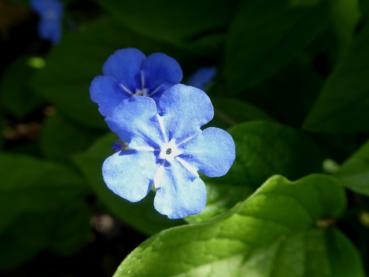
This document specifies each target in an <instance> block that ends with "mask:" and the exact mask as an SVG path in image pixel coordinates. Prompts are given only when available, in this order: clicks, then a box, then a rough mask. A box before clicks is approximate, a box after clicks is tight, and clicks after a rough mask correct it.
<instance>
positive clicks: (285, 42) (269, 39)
mask: <svg viewBox="0 0 369 277" xmlns="http://www.w3.org/2000/svg"><path fill="white" fill-rule="evenodd" d="M311 2H317V1H311ZM320 2H321V3H320V4H316V5H315V4H314V3H312V4H306V3H305V4H303V3H298V1H291V0H260V1H247V0H244V1H242V3H241V6H240V8H239V11H238V14H237V16H236V18H235V20H234V22H233V24H232V25H231V27H230V31H229V35H228V40H227V43H226V55H225V68H224V75H225V79H226V81H227V82H228V85H229V86H230V87H231V88H232V90H231V91H233V92H234V93H236V92H239V91H241V90H242V89H244V88H245V87H248V86H250V85H254V84H256V83H258V82H260V81H263V80H264V79H266V78H268V77H270V76H271V75H272V74H274V73H276V72H277V71H278V70H280V69H281V68H282V67H283V66H284V65H286V64H287V63H288V62H289V61H290V60H291V58H293V57H294V56H296V55H297V54H299V53H300V52H301V51H302V50H303V49H304V48H305V47H306V46H307V45H308V44H309V43H310V42H311V41H312V40H313V39H314V38H315V37H316V36H317V35H318V34H319V32H320V31H321V30H322V29H323V28H324V26H326V22H327V20H326V16H327V15H326V12H327V11H326V1H320Z"/></svg>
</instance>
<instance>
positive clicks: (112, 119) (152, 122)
mask: <svg viewBox="0 0 369 277" xmlns="http://www.w3.org/2000/svg"><path fill="white" fill-rule="evenodd" d="M156 114H157V109H156V104H155V101H154V100H153V99H151V98H150V97H145V96H134V97H130V98H127V99H126V100H123V102H121V103H120V104H119V105H118V106H117V107H116V108H115V109H114V110H113V111H112V112H111V114H110V115H109V116H107V117H106V119H105V120H106V123H107V124H108V126H109V127H110V128H111V130H112V131H113V132H114V133H116V134H117V135H118V136H119V138H120V139H121V140H122V141H125V142H128V143H129V142H130V141H131V140H132V139H133V138H135V137H136V136H138V137H139V138H141V139H143V140H144V141H146V142H147V144H148V145H150V146H154V145H156V146H157V145H159V144H160V143H161V141H162V136H161V133H160V126H159V124H158V121H157V119H156Z"/></svg>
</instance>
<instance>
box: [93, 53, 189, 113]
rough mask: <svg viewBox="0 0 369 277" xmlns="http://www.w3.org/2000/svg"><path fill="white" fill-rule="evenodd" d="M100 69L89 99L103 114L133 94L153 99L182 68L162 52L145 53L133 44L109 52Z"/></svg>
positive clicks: (174, 80)
mask: <svg viewBox="0 0 369 277" xmlns="http://www.w3.org/2000/svg"><path fill="white" fill-rule="evenodd" d="M103 73H104V75H102V76H97V77H96V78H95V79H94V80H93V81H92V83H91V86H90V95H91V99H92V101H94V102H95V103H97V104H98V105H99V111H100V113H101V114H102V115H103V116H108V115H109V114H110V113H111V111H112V110H113V109H114V108H115V107H116V106H118V105H119V103H121V102H122V101H123V100H124V99H127V98H131V97H133V96H149V97H152V98H154V99H155V101H157V100H158V99H159V98H160V95H161V94H162V93H163V91H165V90H166V89H167V88H169V87H170V86H172V85H174V84H178V83H179V82H180V81H181V80H182V69H181V67H180V66H179V64H178V63H177V61H176V60H174V59H173V58H171V57H169V56H167V55H165V54H162V53H154V54H151V55H149V56H148V57H146V56H145V55H144V54H143V53H142V52H141V51H139V50H138V49H134V48H125V49H121V50H118V51H116V52H115V53H114V54H112V55H111V56H110V57H109V58H108V60H107V61H106V62H105V64H104V66H103Z"/></svg>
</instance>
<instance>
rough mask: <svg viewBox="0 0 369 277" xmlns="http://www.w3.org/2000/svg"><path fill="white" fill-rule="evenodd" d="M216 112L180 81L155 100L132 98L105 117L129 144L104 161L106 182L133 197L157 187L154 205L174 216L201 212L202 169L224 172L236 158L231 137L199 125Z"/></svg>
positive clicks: (203, 192) (213, 174)
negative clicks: (200, 174)
mask: <svg viewBox="0 0 369 277" xmlns="http://www.w3.org/2000/svg"><path fill="white" fill-rule="evenodd" d="M213 116H214V110H213V106H212V104H211V101H210V99H209V97H208V96H207V95H206V94H205V93H204V92H203V91H201V90H199V89H197V88H194V87H190V86H185V85H181V84H177V85H174V86H172V87H171V88H169V89H167V90H166V91H165V92H164V93H163V94H162V96H161V97H160V99H159V100H158V102H157V105H156V103H155V101H154V100H153V99H152V98H150V97H131V98H128V99H126V100H124V101H123V102H121V103H120V104H119V105H118V106H117V107H116V108H115V109H114V110H113V111H112V112H111V114H110V115H109V116H107V117H106V122H107V124H108V125H109V127H110V128H111V129H112V130H113V132H115V133H116V134H117V135H118V136H119V138H120V139H121V140H122V141H125V142H127V147H126V148H125V149H124V150H122V151H119V152H117V153H115V154H113V155H112V156H110V157H109V158H107V159H106V160H105V162H104V164H103V177H104V180H105V183H106V184H107V186H108V187H109V188H110V189H111V190H112V191H113V192H114V193H116V194H117V195H119V196H121V197H123V198H124V199H127V200H128V201H131V202H137V201H140V200H141V199H143V198H144V197H145V196H146V195H147V193H148V192H149V191H150V189H152V188H154V189H155V190H156V195H155V199H154V206H155V209H156V210H157V211H159V212H160V213H162V214H164V215H167V216H168V217H169V218H171V219H176V218H183V217H185V216H188V215H192V214H197V213H199V212H200V211H201V210H202V209H203V208H204V207H205V204H206V189H205V184H204V182H203V181H202V180H201V178H200V176H199V173H198V172H201V173H203V174H205V175H207V176H209V177H219V176H223V175H225V174H226V173H227V172H228V170H229V168H230V167H231V165H232V163H233V161H234V159H235V145H234V142H233V139H232V137H231V136H230V135H229V134H228V133H227V132H226V131H224V130H222V129H218V128H212V127H210V128H207V129H204V130H202V129H201V126H203V125H204V124H206V123H208V122H209V121H210V120H211V119H212V118H213Z"/></svg>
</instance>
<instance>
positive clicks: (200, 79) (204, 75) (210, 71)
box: [187, 67, 216, 89]
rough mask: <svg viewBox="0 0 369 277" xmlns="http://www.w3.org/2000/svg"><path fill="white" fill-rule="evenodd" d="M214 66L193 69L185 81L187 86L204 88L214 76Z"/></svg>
mask: <svg viewBox="0 0 369 277" xmlns="http://www.w3.org/2000/svg"><path fill="white" fill-rule="evenodd" d="M215 73H216V69H215V67H203V68H200V69H198V70H197V71H195V73H193V74H192V75H191V76H190V78H189V79H188V81H187V84H188V85H189V86H193V87H197V88H199V89H204V88H205V87H206V86H207V85H208V84H209V83H210V82H211V81H212V80H213V78H214V76H215Z"/></svg>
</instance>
